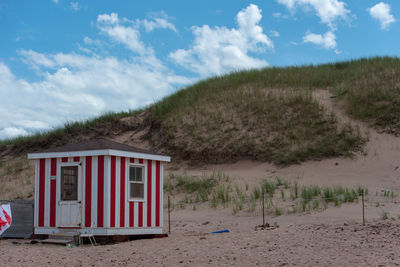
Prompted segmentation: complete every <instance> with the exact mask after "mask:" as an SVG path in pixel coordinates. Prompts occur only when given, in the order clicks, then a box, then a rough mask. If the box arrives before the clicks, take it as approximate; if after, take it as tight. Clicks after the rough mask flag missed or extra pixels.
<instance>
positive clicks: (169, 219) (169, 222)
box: [168, 195, 171, 234]
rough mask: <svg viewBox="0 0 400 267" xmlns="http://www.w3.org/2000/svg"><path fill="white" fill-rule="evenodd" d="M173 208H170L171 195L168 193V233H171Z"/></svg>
mask: <svg viewBox="0 0 400 267" xmlns="http://www.w3.org/2000/svg"><path fill="white" fill-rule="evenodd" d="M170 213H171V210H170V201H169V195H168V233H169V234H170V233H171V215H170Z"/></svg>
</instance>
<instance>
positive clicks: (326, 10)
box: [277, 0, 350, 29]
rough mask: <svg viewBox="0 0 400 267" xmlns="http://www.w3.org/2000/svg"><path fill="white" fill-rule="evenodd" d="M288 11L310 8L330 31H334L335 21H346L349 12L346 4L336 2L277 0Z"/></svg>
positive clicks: (332, 0) (327, 0)
mask: <svg viewBox="0 0 400 267" xmlns="http://www.w3.org/2000/svg"><path fill="white" fill-rule="evenodd" d="M277 1H278V2H279V3H281V4H283V5H285V6H286V7H287V8H288V9H290V10H292V11H294V10H295V8H296V7H297V6H299V7H307V6H308V7H310V6H311V7H312V8H313V9H314V10H315V12H316V13H317V16H318V17H319V18H320V19H321V22H322V23H324V24H327V25H328V26H329V27H330V28H331V29H335V28H336V26H335V21H336V20H338V19H346V18H347V17H348V15H349V14H350V10H348V9H347V8H346V3H344V2H342V1H338V0H277Z"/></svg>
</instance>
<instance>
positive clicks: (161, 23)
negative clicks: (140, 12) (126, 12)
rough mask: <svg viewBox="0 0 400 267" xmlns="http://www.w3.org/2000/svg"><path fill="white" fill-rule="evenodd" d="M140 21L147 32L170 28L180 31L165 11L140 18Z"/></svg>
mask: <svg viewBox="0 0 400 267" xmlns="http://www.w3.org/2000/svg"><path fill="white" fill-rule="evenodd" d="M138 23H140V24H142V25H143V26H144V28H145V30H146V32H151V31H154V30H155V29H170V30H172V31H174V32H178V30H177V29H176V28H175V25H174V24H172V23H171V22H170V21H169V17H168V16H167V15H166V14H165V13H164V12H159V13H156V14H154V15H152V16H151V18H150V19H144V20H138Z"/></svg>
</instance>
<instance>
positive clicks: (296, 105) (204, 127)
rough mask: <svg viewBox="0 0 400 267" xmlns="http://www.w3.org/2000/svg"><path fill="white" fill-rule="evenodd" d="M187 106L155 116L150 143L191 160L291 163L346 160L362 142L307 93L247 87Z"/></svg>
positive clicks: (209, 94)
mask: <svg viewBox="0 0 400 267" xmlns="http://www.w3.org/2000/svg"><path fill="white" fill-rule="evenodd" d="M183 99H184V98H183ZM181 100H182V99H181V98H180V97H178V98H177V100H176V101H181ZM168 101H170V100H168ZM168 101H167V102H168ZM190 102H191V101H190V100H188V101H187V102H185V103H176V104H174V105H173V106H174V108H173V109H171V110H170V111H169V112H168V113H165V114H164V115H162V114H160V115H158V116H161V117H162V120H160V121H159V129H158V131H159V132H158V133H156V135H155V136H154V138H152V142H153V143H154V144H156V145H160V146H162V147H166V148H167V149H168V150H170V151H171V152H172V153H173V154H175V155H179V156H180V157H182V158H185V159H190V160H193V161H196V160H200V161H202V162H204V161H205V162H218V159H222V160H224V161H226V160H236V159H238V158H243V157H245V158H252V159H256V160H263V161H271V162H275V163H277V164H290V163H297V162H301V161H304V160H307V159H313V158H316V159H317V158H324V157H330V156H339V155H349V154H351V152H352V151H354V150H357V149H359V148H360V147H361V145H362V144H363V142H364V141H365V140H364V139H363V138H362V137H361V135H360V133H359V131H358V130H357V129H355V128H353V127H351V126H350V125H346V126H344V127H339V125H338V123H337V119H336V117H335V116H334V115H333V114H329V113H328V112H327V111H326V110H325V109H324V107H323V106H322V105H321V104H320V103H318V102H317V101H316V100H315V99H313V97H312V94H311V91H310V90H308V89H297V90H295V89H266V88H258V87H251V85H246V86H244V87H238V88H231V89H226V90H222V89H218V90H215V91H207V90H205V91H204V92H202V94H201V95H199V96H196V101H194V102H193V103H192V104H188V103H190ZM161 103H164V101H162V102H161ZM171 105H172V104H171ZM154 112H161V111H160V110H158V111H157V108H155V111H154ZM164 112H165V111H164ZM151 134H152V133H150V135H151Z"/></svg>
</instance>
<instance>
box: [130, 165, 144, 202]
mask: <svg viewBox="0 0 400 267" xmlns="http://www.w3.org/2000/svg"><path fill="white" fill-rule="evenodd" d="M131 167H134V168H142V178H143V181H142V182H138V181H131V179H130V178H131V177H130V169H131ZM127 170H128V175H127V178H128V179H127V180H128V181H127V182H128V201H136V202H145V201H146V197H147V190H146V189H147V179H146V178H147V167H146V165H145V164H138V163H130V164H129V165H128V168H127ZM131 184H143V191H144V192H143V198H132V197H131Z"/></svg>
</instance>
